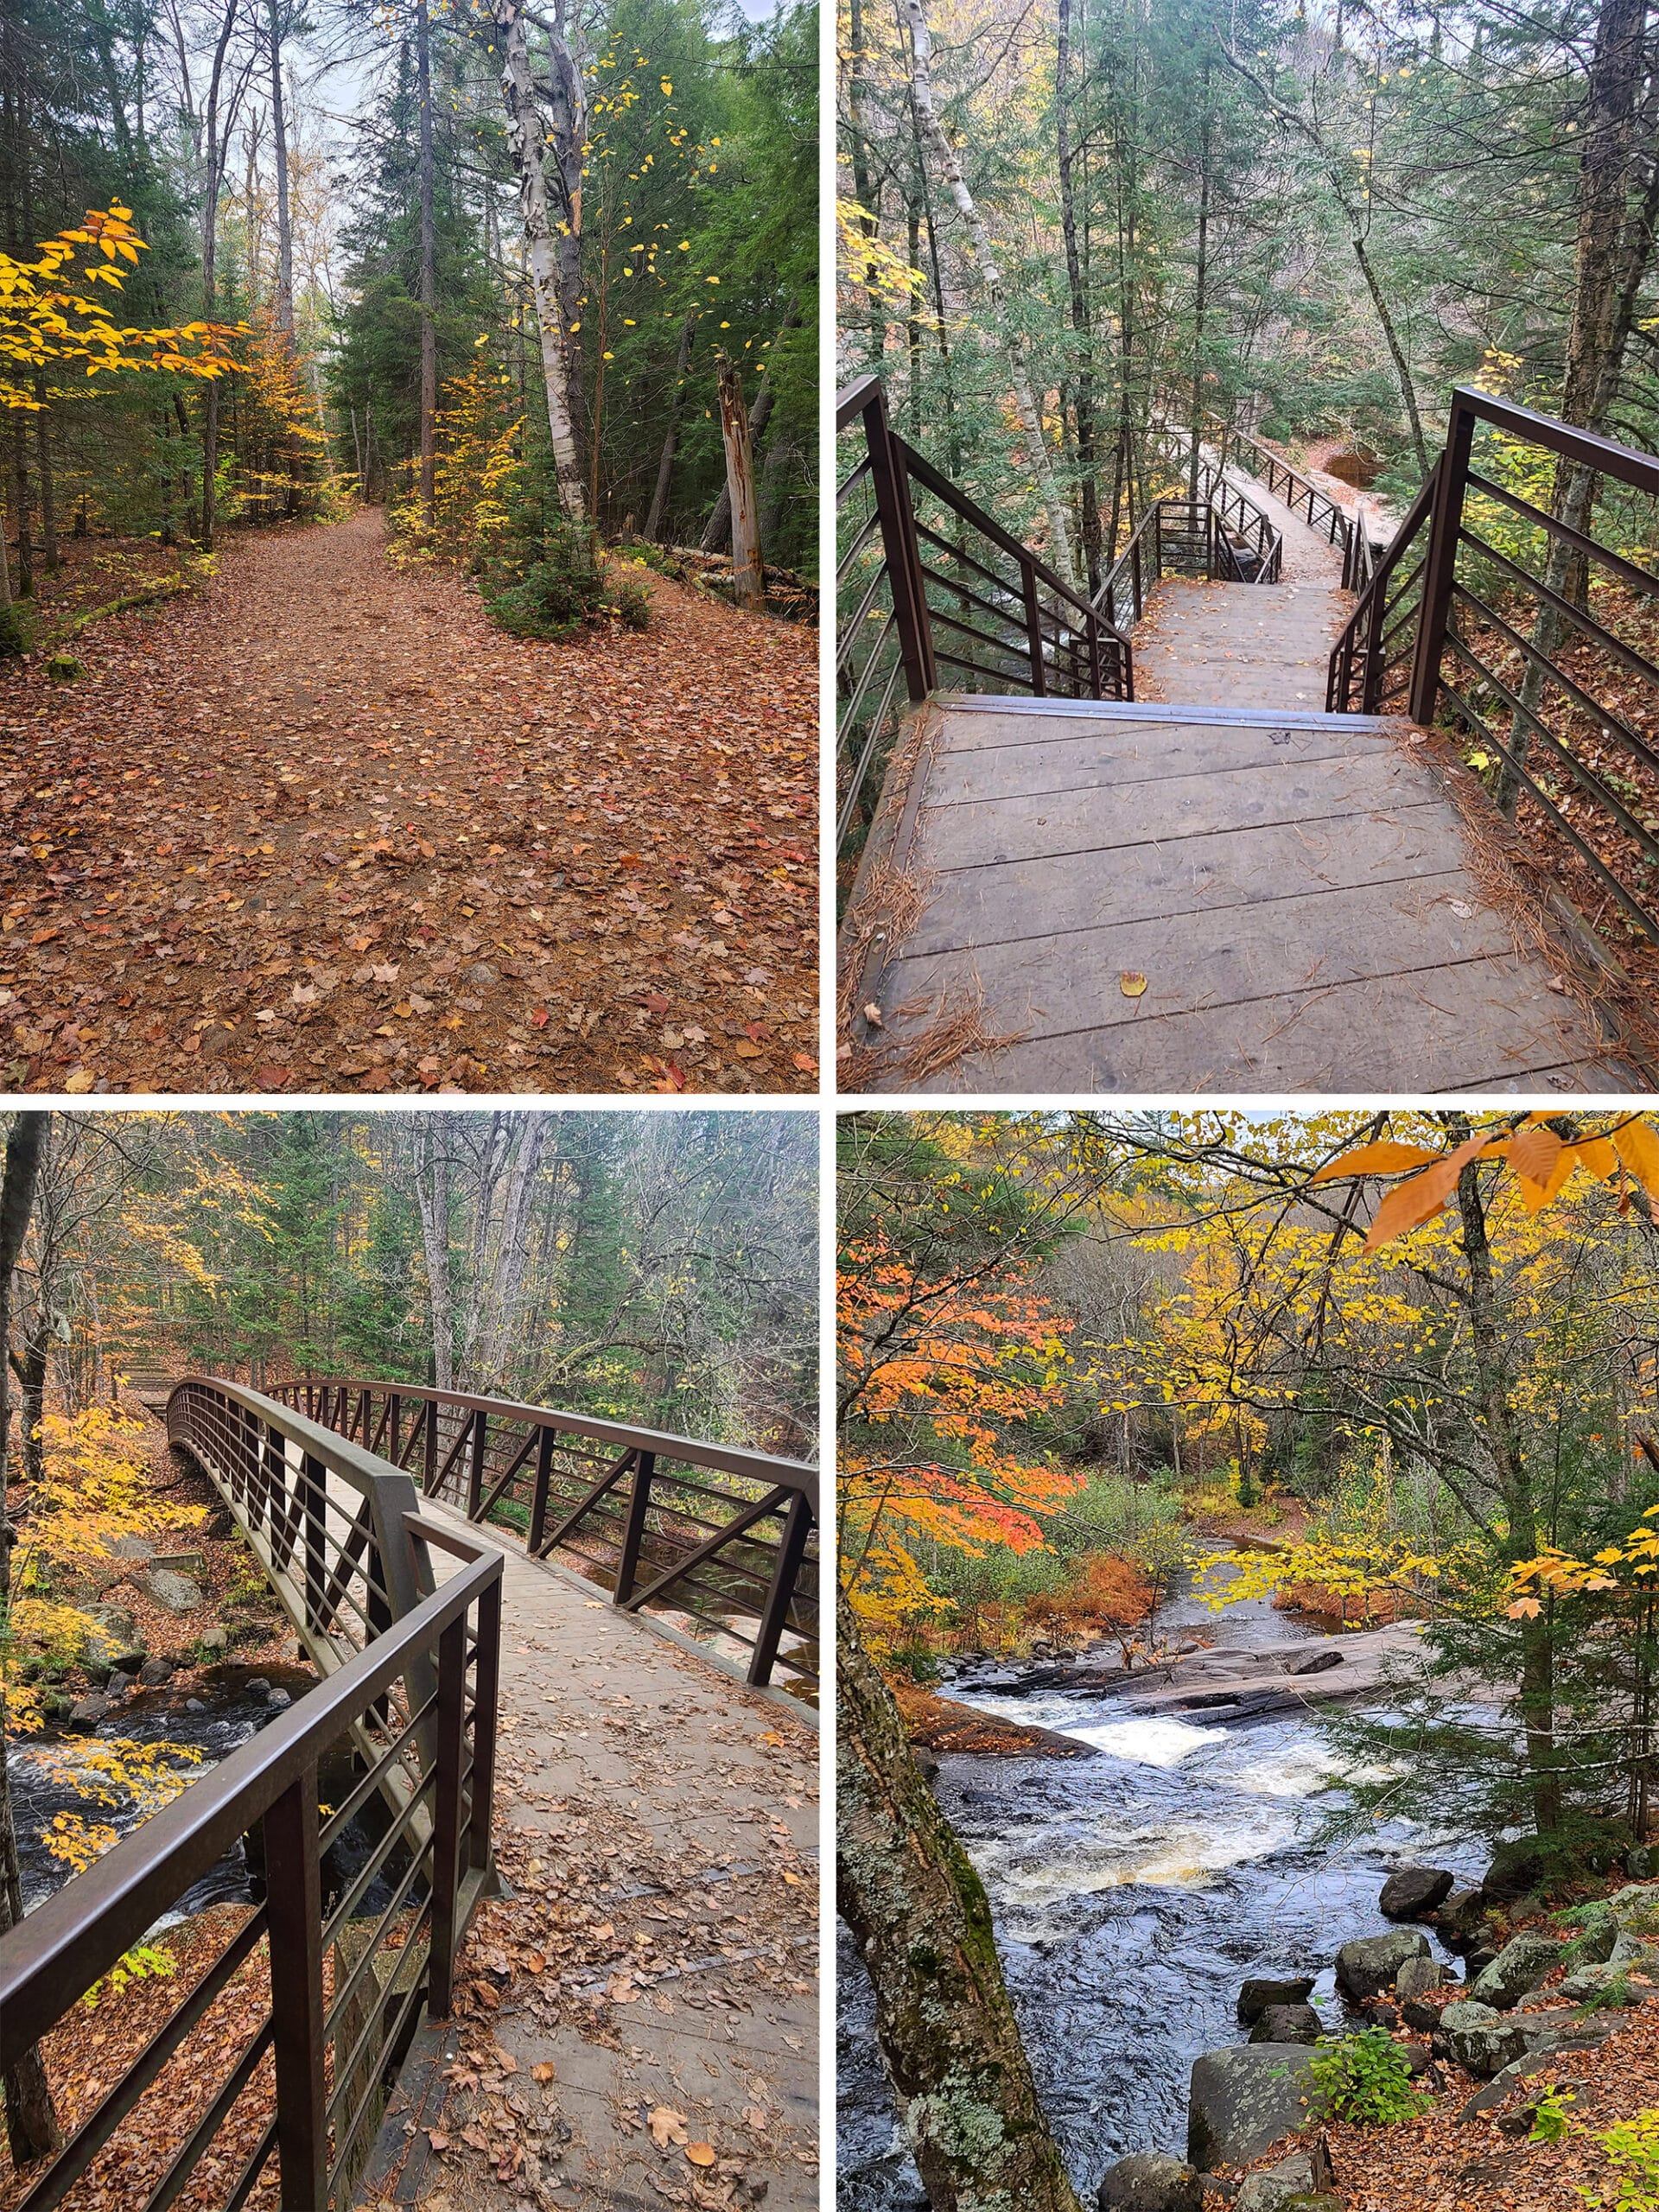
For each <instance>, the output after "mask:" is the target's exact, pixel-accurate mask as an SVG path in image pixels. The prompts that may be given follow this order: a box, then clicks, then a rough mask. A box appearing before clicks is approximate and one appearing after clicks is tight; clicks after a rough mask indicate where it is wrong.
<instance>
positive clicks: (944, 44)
mask: <svg viewBox="0 0 1659 2212" xmlns="http://www.w3.org/2000/svg"><path fill="white" fill-rule="evenodd" d="M840 128H841V148H842V194H843V200H842V208H841V230H842V243H843V252H842V270H843V278H842V307H841V318H840V327H841V346H842V362H841V369H842V374H843V375H851V374H854V373H857V372H863V371H868V370H871V369H876V370H879V371H880V372H881V373H882V375H883V376H884V378H886V380H887V385H888V391H889V399H890V404H891V405H892V407H893V410H894V413H895V415H896V416H897V419H898V421H899V425H900V427H901V428H902V429H903V430H904V432H905V434H906V435H907V436H908V437H910V438H912V440H913V441H915V442H918V444H919V445H920V446H921V447H922V448H923V450H924V451H925V452H926V453H927V454H929V455H930V456H931V459H932V460H933V461H934V463H935V464H936V466H938V467H944V468H946V469H947V470H948V471H949V473H950V474H952V475H953V476H954V477H956V478H957V480H959V481H960V482H961V483H963V485H964V486H965V487H966V488H967V489H968V490H969V491H970V492H971V493H973V494H974V496H975V497H976V498H978V499H980V500H981V501H982V503H983V504H986V505H989V506H990V507H991V509H992V511H993V512H995V514H997V516H998V517H999V518H1000V519H1001V520H1002V521H1003V522H1004V524H1006V525H1007V526H1008V527H1011V528H1013V529H1014V530H1016V531H1019V532H1020V534H1021V535H1023V536H1025V537H1027V538H1028V539H1030V540H1032V541H1033V542H1037V543H1041V544H1042V545H1043V546H1044V549H1045V550H1046V552H1047V553H1048V555H1049V556H1050V557H1051V559H1052V560H1053V561H1054V562H1055V563H1056V565H1058V566H1059V567H1060V568H1061V569H1062V571H1063V572H1066V571H1068V570H1069V569H1071V565H1072V560H1073V556H1075V565H1076V570H1077V574H1078V575H1083V574H1084V571H1085V570H1086V571H1087V574H1088V577H1089V581H1090V585H1091V586H1093V585H1095V584H1097V583H1098V581H1099V577H1100V574H1101V571H1102V566H1103V563H1106V564H1108V565H1109V561H1110V558H1111V556H1112V554H1113V553H1114V551H1115V550H1116V549H1117V548H1118V547H1119V546H1120V545H1121V544H1122V542H1123V539H1124V538H1125V537H1126V536H1127V534H1128V528H1129V526H1130V524H1131V520H1132V518H1138V516H1139V514H1140V512H1141V509H1142V507H1143V505H1145V502H1146V499H1147V495H1148V491H1149V489H1150V488H1154V487H1155V485H1156V481H1157V478H1158V473H1159V472H1158V468H1157V464H1156V460H1155V456H1154V455H1153V454H1150V453H1149V450H1148V432H1149V429H1150V426H1151V425H1152V423H1154V421H1156V420H1162V421H1164V422H1166V423H1175V424H1178V425H1181V424H1190V423H1191V422H1192V418H1193V416H1194V414H1195V412H1196V413H1198V415H1200V416H1205V417H1210V418H1217V419H1219V420H1221V421H1223V422H1225V423H1242V424H1243V425H1245V426H1246V427H1254V428H1255V429H1258V430H1259V431H1261V432H1262V433H1263V434H1265V435H1268V437H1270V438H1274V439H1276V440H1279V441H1280V442H1283V443H1285V444H1287V446H1288V447H1289V448H1291V450H1292V451H1293V452H1294V453H1295V454H1298V455H1299V457H1300V458H1303V459H1307V458H1309V457H1312V458H1313V460H1314V461H1319V462H1325V463H1334V465H1335V468H1336V473H1338V474H1343V473H1344V472H1345V473H1347V474H1349V476H1350V478H1351V480H1355V481H1357V482H1360V483H1363V484H1364V485H1366V486H1375V487H1376V496H1377V497H1379V498H1380V499H1384V500H1385V501H1387V502H1388V503H1389V504H1390V505H1394V504H1397V503H1398V502H1399V500H1400V498H1401V495H1402V494H1408V493H1410V492H1411V491H1413V490H1414V489H1415V487H1416V486H1417V484H1418V483H1419V481H1420V480H1421V477H1422V476H1423V474H1426V472H1427V464H1428V461H1430V460H1431V459H1432V457H1433V453H1434V452H1435V450H1436V449H1437V448H1438V447H1439V445H1440V441H1441V436H1442V435H1443V431H1444V423H1445V410H1446V398H1447V394H1448V392H1449V391H1450V388H1451V386H1452V385H1453V384H1454V383H1455V382H1458V381H1459V380H1462V381H1478V382H1479V383H1481V384H1482V385H1484V386H1485V387H1486V388H1487V389H1489V390H1491V391H1497V392H1501V393H1503V394H1504V395H1505V396H1507V397H1512V398H1515V399H1517V400H1520V401H1522V402H1524V403H1526V404H1529V405H1532V406H1535V407H1538V408H1540V409H1541V410H1545V411H1548V412H1550V413H1554V414H1557V415H1562V416H1566V418H1567V419H1568V420H1570V421H1573V422H1575V423H1582V424H1585V425H1586V426H1587V427H1590V428H1593V429H1599V430H1602V431H1605V433H1606V434H1608V435H1611V436H1613V437H1615V438H1617V439H1619V440H1622V441H1624V442H1628V443H1630V444H1633V445H1636V446H1637V447H1640V448H1645V449H1648V450H1651V449H1652V448H1653V447H1654V446H1655V444H1656V442H1659V291H1656V271H1655V228H1656V219H1659V18H1656V16H1655V15H1654V13H1653V11H1652V10H1650V9H1649V7H1648V6H1647V5H1646V4H1645V0H1554V3H1553V4H1550V5H1548V6H1545V7H1541V8H1534V9H1527V10H1520V11H1516V10H1511V9H1508V8H1504V7H1501V6H1496V5H1488V4H1485V0H1474V4H1471V5H1469V6H1465V7H1459V8H1445V7H1440V6H1438V5H1433V4H1421V0H1383V5H1381V6H1377V7H1370V6H1364V7H1360V6H1354V5H1351V4H1348V0H1337V4H1335V5H1319V6H1310V5H1308V4H1306V0H1239V4H1236V5H1234V4H1229V5H1227V6H1220V5H1217V4H1214V0H1041V4H1039V6H1036V7H1034V8H1023V7H1021V8H1015V7H1014V6H1012V5H1010V4H1008V0H897V4H889V5H882V4H879V0H845V4H844V7H843V11H842V19H841V34H840ZM1039 424H1040V429H1039V428H1038V426H1039ZM1498 458H1499V461H1500V462H1501V459H1502V456H1499V457H1498ZM1531 468H1532V473H1533V475H1534V476H1536V474H1537V462H1536V461H1535V460H1534V461H1533V462H1532V463H1531ZM1166 488H1167V487H1166ZM1519 488H1524V489H1526V490H1527V491H1529V493H1535V492H1536V491H1537V490H1540V489H1541V490H1542V491H1543V492H1544V493H1546V495H1548V492H1549V488H1550V487H1549V483H1548V475H1547V474H1546V475H1545V477H1544V479H1543V480H1542V482H1541V484H1536V483H1532V482H1526V481H1523V482H1522V484H1521V485H1520V486H1519ZM1644 512H1645V511H1644ZM1639 522H1640V518H1638V523H1639ZM1650 524H1651V518H1650V517H1648V518H1647V526H1648V527H1649V529H1650ZM1377 534H1379V535H1382V536H1386V535H1388V531H1386V530H1380V531H1378V533H1377ZM1637 534H1638V535H1639V534H1640V528H1639V527H1638V530H1637ZM1633 550H1640V548H1639V547H1638V548H1635V549H1633ZM1647 550H1649V552H1650V551H1651V550H1652V541H1651V537H1650V536H1649V540H1648V544H1647Z"/></svg>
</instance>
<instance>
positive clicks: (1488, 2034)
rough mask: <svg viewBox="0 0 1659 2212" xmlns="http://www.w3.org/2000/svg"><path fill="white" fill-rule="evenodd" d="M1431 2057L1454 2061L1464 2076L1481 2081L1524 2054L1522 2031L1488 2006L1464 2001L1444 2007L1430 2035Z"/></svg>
mask: <svg viewBox="0 0 1659 2212" xmlns="http://www.w3.org/2000/svg"><path fill="white" fill-rule="evenodd" d="M1434 2050H1435V2055H1436V2056H1438V2057H1440V2058H1452V2059H1455V2060H1456V2061H1457V2063H1458V2064H1459V2066H1461V2067H1462V2069H1463V2070H1464V2072H1465V2074H1472V2075H1475V2076H1476V2077H1477V2079H1478V2080H1480V2081H1485V2080H1487V2079H1488V2078H1489V2077H1490V2076H1491V2075H1494V2074H1496V2073H1497V2072H1498V2071H1499V2069H1501V2068H1503V2067H1505V2066H1508V2065H1510V2063H1512V2062H1513V2061H1514V2060H1516V2059H1517V2058H1524V2057H1525V2056H1526V2053H1527V2037H1526V2031H1525V2030H1524V2029H1523V2028H1522V2027H1520V2026H1518V2025H1517V2024H1516V2023H1515V2022H1514V2021H1512V2020H1509V2019H1506V2018H1504V2016H1503V2013H1502V2012H1498V2011H1497V2009H1496V2007H1495V2006H1493V2005H1481V2004H1478V2003H1476V2002H1475V2000H1474V1999H1471V1998H1465V1999H1463V2000H1462V2001H1460V2002H1459V2003H1458V2004H1456V2005H1447V2006H1446V2010H1445V2012H1442V2013H1441V2015H1440V2025H1439V2027H1438V2028H1436V2030H1435V2031H1434Z"/></svg>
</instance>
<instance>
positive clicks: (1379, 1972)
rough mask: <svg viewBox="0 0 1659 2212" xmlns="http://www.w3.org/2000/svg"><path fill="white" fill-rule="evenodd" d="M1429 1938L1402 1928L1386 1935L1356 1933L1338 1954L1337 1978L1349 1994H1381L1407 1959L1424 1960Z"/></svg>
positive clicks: (1357, 1995)
mask: <svg viewBox="0 0 1659 2212" xmlns="http://www.w3.org/2000/svg"><path fill="white" fill-rule="evenodd" d="M1427 1956H1428V1938H1427V1936H1416V1935H1408V1934H1407V1932H1406V1930H1405V1929H1403V1928H1402V1929H1397V1930H1396V1931H1395V1932H1394V1933H1393V1934H1391V1935H1388V1936H1356V1937H1355V1939H1354V1941H1353V1942H1351V1943H1344V1945H1343V1947H1342V1948H1341V1949H1340V1950H1339V1951H1338V1953H1337V1980H1338V1982H1340V1983H1341V1985H1342V1986H1343V1987H1344V1989H1345V1990H1346V1991H1347V1993H1348V1994H1349V1995H1350V1996H1351V1997H1357V1998H1363V1997H1380V1996H1381V1995H1382V1993H1383V1991H1384V1990H1385V1989H1388V1988H1390V1987H1391V1986H1393V1982H1394V1977H1395V1974H1398V1973H1399V1971H1400V1969H1401V1967H1402V1966H1404V1964H1405V1962H1406V1961H1407V1960H1408V1959H1426V1958H1427Z"/></svg>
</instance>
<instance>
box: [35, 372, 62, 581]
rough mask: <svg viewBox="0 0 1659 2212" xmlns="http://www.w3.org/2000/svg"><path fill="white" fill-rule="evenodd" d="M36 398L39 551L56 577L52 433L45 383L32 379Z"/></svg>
mask: <svg viewBox="0 0 1659 2212" xmlns="http://www.w3.org/2000/svg"><path fill="white" fill-rule="evenodd" d="M35 397H36V399H38V400H40V401H41V403H42V404H41V410H40V412H39V413H38V414H37V415H36V416H35V464H36V467H37V469H38V471H39V474H40V479H41V555H42V556H43V558H44V560H45V563H46V573H47V575H48V576H55V575H57V573H58V569H59V566H60V563H59V560H58V514H57V506H56V503H55V501H54V498H53V493H52V433H51V423H50V418H49V416H48V414H47V410H46V407H45V404H44V401H45V397H46V380H45V378H43V377H36V378H35Z"/></svg>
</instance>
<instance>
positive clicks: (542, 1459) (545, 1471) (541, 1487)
mask: <svg viewBox="0 0 1659 2212" xmlns="http://www.w3.org/2000/svg"><path fill="white" fill-rule="evenodd" d="M552 1478H553V1431H552V1430H551V1429H550V1428H543V1431H542V1433H541V1434H540V1436H539V1437H537V1440H536V1488H535V1490H534V1491H533V1492H532V1493H531V1501H530V1536H529V1539H528V1541H527V1543H526V1545H525V1548H526V1550H527V1551H528V1552H529V1554H530V1555H531V1558H532V1559H537V1558H539V1557H540V1555H541V1549H542V1538H543V1536H544V1535H546V1533H547V1491H548V1485H549V1484H550V1482H551V1480H552Z"/></svg>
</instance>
